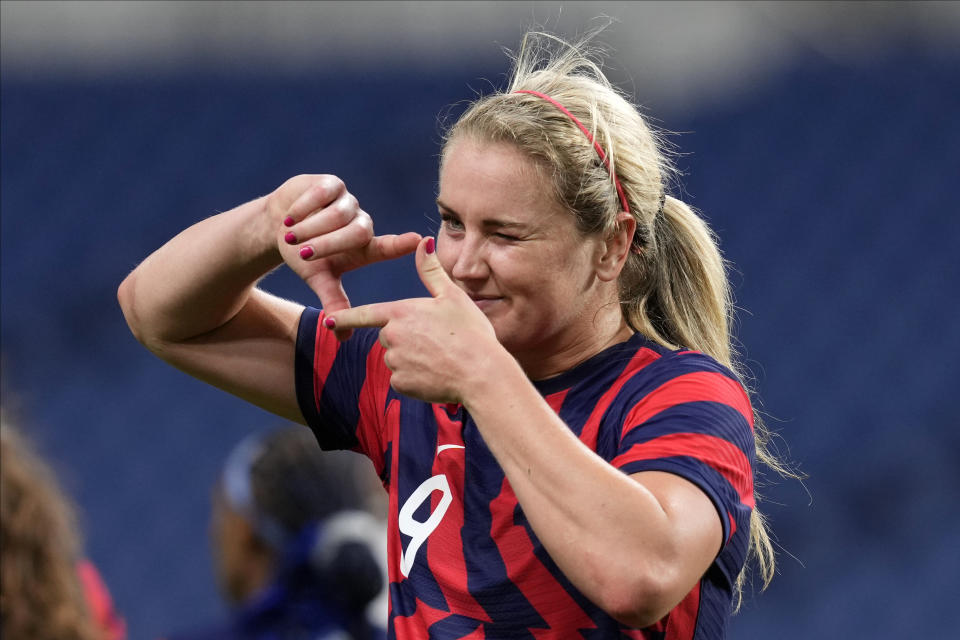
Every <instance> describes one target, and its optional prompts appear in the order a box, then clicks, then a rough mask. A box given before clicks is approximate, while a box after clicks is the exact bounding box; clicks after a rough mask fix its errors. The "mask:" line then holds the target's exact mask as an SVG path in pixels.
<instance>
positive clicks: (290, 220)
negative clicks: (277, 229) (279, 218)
mask: <svg viewBox="0 0 960 640" xmlns="http://www.w3.org/2000/svg"><path fill="white" fill-rule="evenodd" d="M296 223H297V221H296V220H294V219H293V218H291V217H290V216H287V217H286V218H285V219H284V220H283V226H285V227H292V226H293V225H295V224H296Z"/></svg>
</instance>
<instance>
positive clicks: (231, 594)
mask: <svg viewBox="0 0 960 640" xmlns="http://www.w3.org/2000/svg"><path fill="white" fill-rule="evenodd" d="M248 529H249V525H248V524H247V523H246V521H245V520H244V519H243V518H242V517H241V516H240V515H239V514H238V513H236V512H235V511H234V510H233V509H231V508H230V507H229V506H228V505H227V500H226V498H224V497H223V493H222V491H221V489H220V488H219V487H218V488H216V489H214V495H213V510H212V512H211V517H210V542H211V545H212V549H213V560H214V569H215V570H216V576H217V583H218V584H219V586H220V591H221V593H222V594H223V596H224V597H225V598H226V599H227V600H228V601H229V602H231V603H238V602H242V601H243V600H244V599H245V598H246V597H247V589H246V586H245V585H246V580H245V578H244V574H243V567H244V566H245V559H246V556H247V553H248V552H247V550H246V548H245V544H244V540H245V539H246V537H247V536H248V533H247V531H248Z"/></svg>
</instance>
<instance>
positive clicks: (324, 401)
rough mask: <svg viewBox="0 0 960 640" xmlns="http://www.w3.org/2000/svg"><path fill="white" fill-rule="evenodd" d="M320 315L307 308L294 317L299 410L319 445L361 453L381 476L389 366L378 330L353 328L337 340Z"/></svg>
mask: <svg viewBox="0 0 960 640" xmlns="http://www.w3.org/2000/svg"><path fill="white" fill-rule="evenodd" d="M323 318H324V315H323V312H322V311H320V310H318V309H314V308H311V307H307V308H306V309H305V310H304V311H303V314H302V315H301V316H300V325H299V329H298V332H297V347H296V361H295V364H294V367H295V379H296V393H297V403H298V405H299V406H300V411H301V413H302V414H303V417H304V419H305V420H306V422H307V425H308V426H309V427H310V429H311V430H312V431H313V433H314V435H315V436H316V438H317V441H318V442H319V443H320V447H321V448H323V449H325V450H331V449H351V450H354V451H358V452H360V453H363V454H365V455H366V456H367V457H369V458H370V459H371V460H372V461H373V463H374V467H375V468H376V470H377V473H378V474H381V475H382V473H383V468H384V454H385V450H386V436H385V434H384V430H385V426H384V420H383V414H384V410H385V407H386V403H387V396H388V394H389V391H390V370H389V369H387V367H386V365H385V364H384V363H383V353H384V351H383V347H382V346H381V345H380V342H379V340H378V338H379V331H378V330H377V329H358V330H355V331H354V332H353V335H352V336H351V337H350V339H349V340H346V341H344V342H340V341H339V340H337V338H336V336H335V334H334V332H333V331H330V330H329V329H327V328H326V327H324V325H323Z"/></svg>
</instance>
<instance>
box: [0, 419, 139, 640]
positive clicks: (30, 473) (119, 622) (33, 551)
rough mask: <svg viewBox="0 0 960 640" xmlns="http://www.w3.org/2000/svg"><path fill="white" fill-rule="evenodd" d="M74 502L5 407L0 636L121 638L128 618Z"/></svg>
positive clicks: (0, 438) (0, 424)
mask: <svg viewBox="0 0 960 640" xmlns="http://www.w3.org/2000/svg"><path fill="white" fill-rule="evenodd" d="M81 547H82V544H81V536H80V530H79V527H78V524H77V515H76V509H75V507H74V505H73V503H72V502H71V500H70V499H69V498H68V497H67V496H66V495H65V494H64V492H63V490H62V489H61V487H60V484H59V482H58V480H57V477H56V474H55V473H54V471H53V469H52V468H51V467H50V465H49V464H48V463H47V462H46V461H45V460H44V459H43V457H42V456H41V455H40V454H39V453H38V452H37V451H36V450H35V448H34V445H33V444H32V443H31V442H30V440H29V439H28V438H27V436H26V435H25V434H24V433H22V432H21V431H20V430H18V429H17V428H16V427H14V426H13V425H12V424H11V423H10V422H9V421H8V414H7V413H6V412H0V576H2V586H0V619H2V622H0V636H2V637H3V639H4V640H124V638H126V625H125V623H124V621H123V619H122V618H120V617H119V616H118V615H117V613H116V611H115V610H114V607H113V602H112V599H111V597H110V594H109V592H108V590H107V588H106V586H105V585H104V583H103V580H102V579H101V577H100V574H99V572H98V571H97V569H96V567H95V566H94V565H93V563H91V562H90V561H89V560H88V559H86V558H84V557H83V555H82V549H81Z"/></svg>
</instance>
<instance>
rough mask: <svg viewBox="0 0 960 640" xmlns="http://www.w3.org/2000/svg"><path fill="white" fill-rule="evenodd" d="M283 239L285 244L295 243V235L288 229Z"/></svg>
mask: <svg viewBox="0 0 960 640" xmlns="http://www.w3.org/2000/svg"><path fill="white" fill-rule="evenodd" d="M283 239H284V240H286V241H287V244H297V236H295V235H293V232H292V231H288V232H287V235H285V236H283Z"/></svg>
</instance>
